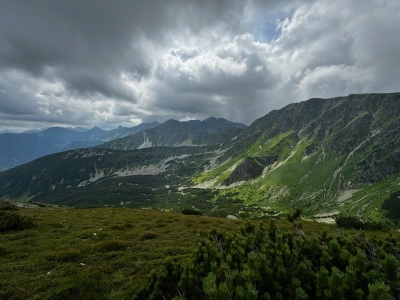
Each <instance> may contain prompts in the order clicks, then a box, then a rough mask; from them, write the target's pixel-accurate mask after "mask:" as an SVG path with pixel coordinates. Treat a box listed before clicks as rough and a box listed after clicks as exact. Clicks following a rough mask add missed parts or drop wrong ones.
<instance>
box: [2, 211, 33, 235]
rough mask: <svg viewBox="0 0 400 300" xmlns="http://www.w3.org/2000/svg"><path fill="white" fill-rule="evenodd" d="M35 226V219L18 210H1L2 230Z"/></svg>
mask: <svg viewBox="0 0 400 300" xmlns="http://www.w3.org/2000/svg"><path fill="white" fill-rule="evenodd" d="M33 226H34V223H33V219H32V218H29V217H25V216H21V215H20V214H18V213H16V212H8V211H3V210H0V231H7V230H24V229H26V228H31V227H33Z"/></svg>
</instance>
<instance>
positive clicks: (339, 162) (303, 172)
mask: <svg viewBox="0 0 400 300" xmlns="http://www.w3.org/2000/svg"><path fill="white" fill-rule="evenodd" d="M291 133H292V132H291V131H289V132H286V133H284V134H281V135H278V136H276V137H274V138H272V139H269V140H266V138H265V136H262V137H261V138H259V139H258V140H257V142H256V143H254V144H252V145H251V146H249V147H248V148H247V149H245V150H244V151H243V152H242V153H241V154H240V155H239V156H237V157H236V158H234V159H232V160H230V161H227V162H225V163H223V164H221V165H220V166H218V167H217V168H215V169H213V170H210V171H206V172H203V173H201V174H200V175H199V176H197V177H196V178H195V179H194V182H195V183H201V182H206V181H207V180H209V181H212V183H213V184H212V186H213V187H214V188H216V189H217V190H218V193H219V195H224V196H226V197H230V198H233V199H241V200H243V201H244V204H245V205H250V204H253V205H256V206H258V207H264V208H268V209H269V208H271V209H272V211H273V212H274V213H276V212H277V211H283V212H287V211H290V210H293V209H294V208H301V209H302V211H303V213H304V214H306V215H308V216H313V215H317V214H318V215H327V216H329V215H334V214H337V213H339V212H345V213H350V214H354V215H359V216H363V217H371V218H373V219H384V218H385V217H386V215H387V214H388V210H389V211H390V209H391V208H390V207H389V206H385V207H386V208H387V209H382V204H383V203H384V201H385V200H386V199H389V198H390V197H391V194H393V193H396V192H397V191H398V190H399V189H400V176H397V174H396V175H393V176H390V177H388V178H386V179H385V180H383V181H380V182H378V183H374V184H365V185H359V186H355V187H351V184H352V181H353V180H354V178H355V176H356V171H357V165H359V164H360V163H361V162H362V161H363V159H365V157H366V156H368V155H369V154H370V151H371V148H372V147H371V146H368V147H365V149H362V151H359V152H355V153H353V154H351V155H350V154H348V155H343V154H335V153H333V152H332V151H331V150H329V149H327V148H324V147H323V146H320V147H316V149H315V150H314V151H313V152H311V153H307V148H308V147H310V146H312V145H313V144H315V141H313V140H310V139H306V138H304V139H301V140H299V141H298V142H295V141H293V139H292V137H291ZM267 155H279V158H278V160H277V161H276V162H275V163H274V164H272V165H271V166H269V167H268V168H266V169H265V170H264V173H263V174H262V175H261V176H259V177H258V178H255V179H253V180H250V181H247V182H239V183H238V184H237V185H233V186H228V187H226V186H223V185H221V182H223V180H225V179H226V178H227V177H228V176H229V175H230V174H232V172H233V170H234V167H232V166H235V165H236V166H237V165H238V164H240V162H241V160H242V159H243V158H245V157H262V156H267ZM268 209H267V210H268ZM393 209H394V208H393Z"/></svg>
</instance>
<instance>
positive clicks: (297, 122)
mask: <svg viewBox="0 0 400 300" xmlns="http://www.w3.org/2000/svg"><path fill="white" fill-rule="evenodd" d="M398 103H400V94H399V93H393V94H360V95H349V96H347V97H337V98H332V99H310V100H308V101H303V102H300V103H294V104H290V105H288V106H286V107H284V108H283V109H281V110H278V111H272V112H270V113H269V114H267V115H265V116H264V117H262V118H260V119H258V120H256V121H255V122H254V123H253V124H251V125H250V126H249V127H247V128H245V126H241V125H240V124H238V125H236V124H235V123H231V122H228V121H226V120H221V119H215V118H210V119H208V120H205V121H202V122H200V121H189V122H178V121H173V120H171V121H167V122H166V123H164V124H162V125H160V126H157V127H154V128H152V129H146V130H144V131H142V132H139V133H136V134H133V135H130V136H127V137H124V138H122V139H117V140H113V141H110V142H107V143H105V144H103V145H99V146H97V147H98V148H88V149H78V150H71V151H66V152H61V153H56V154H52V155H49V156H45V157H42V158H39V159H37V160H35V161H33V162H30V163H28V164H25V165H22V166H18V167H16V168H13V169H10V170H7V171H4V172H2V173H0V196H2V197H8V198H19V199H25V200H27V199H29V200H31V201H35V202H45V203H55V204H63V205H71V206H74V207H88V206H112V205H114V206H122V207H136V208H138V207H151V208H157V209H161V210H174V211H181V210H182V209H184V208H192V209H195V210H198V211H199V212H201V213H203V214H206V215H210V216H222V217H226V216H227V215H231V216H234V217H237V218H243V217H266V216H277V215H281V214H285V213H287V212H290V211H293V210H294V209H297V208H299V209H301V210H302V212H303V215H305V216H307V217H308V218H314V219H317V220H321V221H332V220H333V219H332V218H333V217H334V216H335V215H337V214H338V213H340V212H342V213H348V214H352V215H356V216H359V217H364V218H371V219H376V220H385V219H387V217H389V218H391V220H392V222H394V223H397V222H398V220H399V219H398V214H396V211H398V207H399V201H398V200H396V197H395V195H397V193H398V191H399V190H400V175H399V171H400V129H399V128H400V106H399V105H398ZM218 120H219V122H220V124H219V125H218V126H216V125H215V123H216V121H218ZM207 123H208V124H207ZM204 124H206V125H207V126H208V128H209V129H207V130H208V131H207V130H204V129H203V128H201V126H203V125H204ZM210 124H211V125H210ZM224 124H225V125H226V124H230V125H231V126H230V127H228V129H226V128H224V126H225V125H224ZM232 124H233V125H232ZM195 133H196V134H195ZM194 137H195V138H194ZM138 148H141V149H138Z"/></svg>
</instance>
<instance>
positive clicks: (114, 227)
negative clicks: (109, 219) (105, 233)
mask: <svg viewBox="0 0 400 300" xmlns="http://www.w3.org/2000/svg"><path fill="white" fill-rule="evenodd" d="M111 229H113V230H125V226H123V225H119V224H115V225H111Z"/></svg>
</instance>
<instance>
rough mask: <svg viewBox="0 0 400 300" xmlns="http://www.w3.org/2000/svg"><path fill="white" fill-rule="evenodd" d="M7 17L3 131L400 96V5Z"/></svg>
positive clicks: (195, 7) (105, 9)
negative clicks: (342, 97)
mask: <svg viewBox="0 0 400 300" xmlns="http://www.w3.org/2000/svg"><path fill="white" fill-rule="evenodd" d="M0 7H1V9H0V129H2V128H1V127H5V126H8V124H11V123H10V122H12V126H14V127H15V126H16V124H17V122H18V120H19V121H20V123H21V126H31V125H32V124H34V123H33V122H38V123H37V124H38V127H43V126H44V125H45V124H46V123H48V124H50V125H53V124H76V125H84V124H88V125H99V126H103V127H113V126H114V127H116V126H118V125H119V124H123V125H125V126H127V125H129V124H133V125H135V124H137V123H140V122H149V121H154V120H158V121H160V122H162V121H165V120H167V119H170V118H176V119H188V118H206V117H209V116H217V117H225V118H227V119H231V120H233V121H239V122H245V123H251V122H252V121H253V120H254V119H255V118H257V117H260V116H262V115H264V114H266V113H267V112H268V111H270V110H271V109H277V108H280V107H282V106H284V105H285V104H288V103H290V102H294V101H299V100H304V99H306V98H309V97H331V96H337V95H345V94H348V93H357V92H392V91H396V90H398V87H399V85H400V79H399V77H398V76H397V74H398V69H399V68H400V57H399V53H400V40H399V39H398V38H397V35H398V34H397V31H398V20H399V19H400V13H399V12H400V2H398V1H397V0H386V1H379V0H365V1H361V0H353V1H345V0H338V1H328V0H295V1H289V0H287V1H277V0H274V1H264V0H247V1H241V0H240V1H239V0H220V1H214V0H203V1H200V0H196V1H186V0H170V1H165V0H152V1H123V0H118V1H108V0H97V1H94V0H79V1H78V0H73V1H53V0H51V1H50V0H47V1H45V0H38V1H29V0H20V1H3V0H0ZM6 120H7V121H6ZM24 124H25V125H24Z"/></svg>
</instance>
